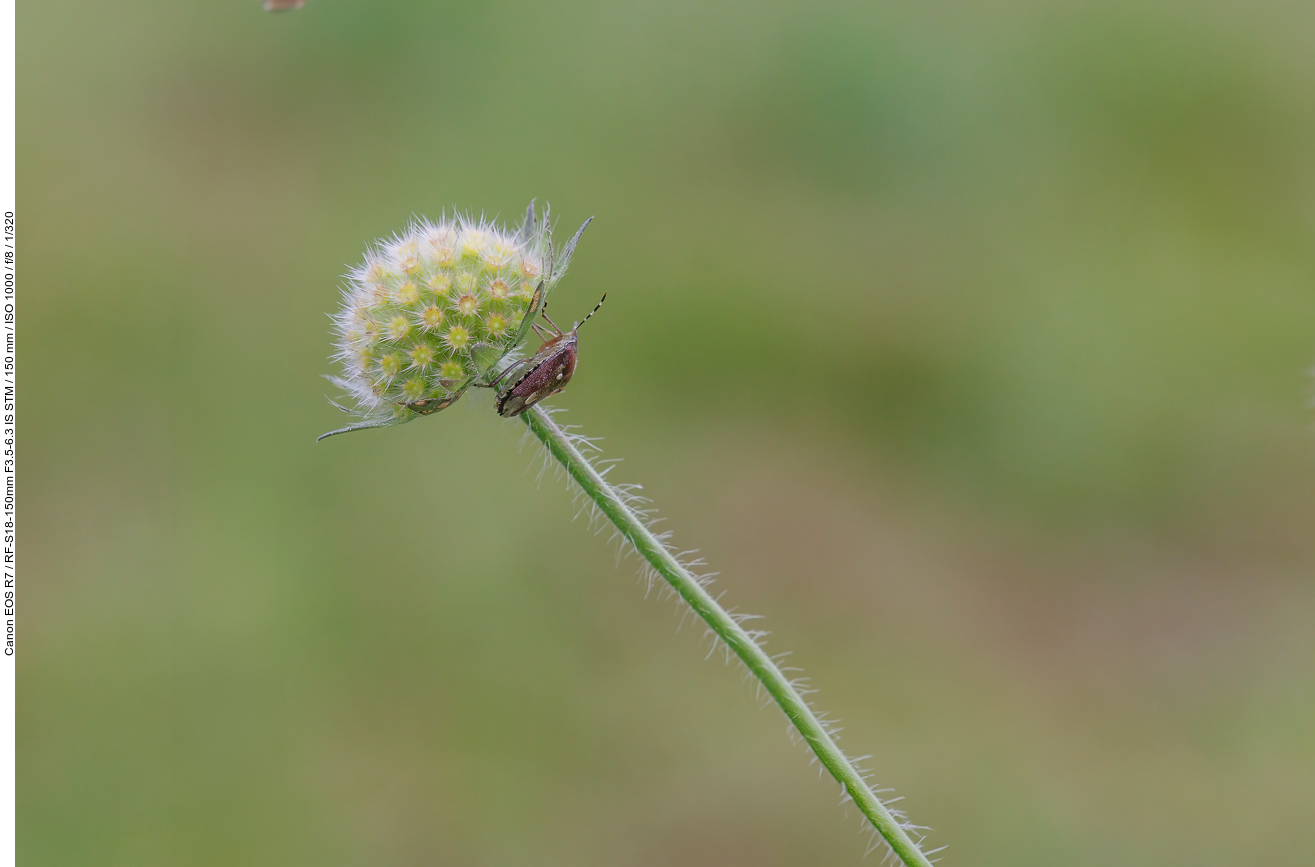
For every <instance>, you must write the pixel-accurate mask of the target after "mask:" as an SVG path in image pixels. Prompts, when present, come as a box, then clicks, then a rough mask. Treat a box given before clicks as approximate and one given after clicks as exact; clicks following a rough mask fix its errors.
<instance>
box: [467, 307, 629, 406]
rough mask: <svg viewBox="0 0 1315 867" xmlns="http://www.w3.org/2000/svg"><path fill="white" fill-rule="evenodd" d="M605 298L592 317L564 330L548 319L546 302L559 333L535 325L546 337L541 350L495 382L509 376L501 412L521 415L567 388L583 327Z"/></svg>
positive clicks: (501, 395) (500, 398)
mask: <svg viewBox="0 0 1315 867" xmlns="http://www.w3.org/2000/svg"><path fill="white" fill-rule="evenodd" d="M606 300H607V296H606V295H603V297H602V299H601V300H599V302H598V305H597V306H596V307H594V309H593V310H591V311H589V316H586V317H585V318H584V319H583V320H581V321H580V323H579V324H577V325H576V326H575V327H574V328H572V329H571V330H570V331H567V332H565V333H563V332H562V330H561V329H560V328H558V327H557V323H555V322H553V321H552V320H551V319H548V311H547V306H548V305H546V304H545V305H544V312H543V318H544V319H546V320H547V321H548V324H549V325H551V326H552V327H553V331H555V332H556V335H555V336H552V337H547V335H545V334H544V333H543V332H542V331H541V330H540V329H539V327H538V326H537V325H535V326H534V328H535V330H536V331H537V332H538V333H539V336H540V337H547V339H546V340H545V341H544V344H543V345H542V346H540V347H539V351H538V352H536V353H534V355H532V356H530V357H529V358H527V359H525V360H524V361H521V362H519V363H517V364H514V365H512V366H511V367H509V368H507V370H505V371H503V373H502V375H501V376H499V377H498V379H497V380H495V381H494V382H493V383H492V385H494V386H496V385H497V384H498V381H500V380H503V379H506V378H507V377H509V376H510V379H508V380H507V382H506V384H504V385H503V386H502V388H500V389H499V390H498V398H497V407H498V415H500V416H502V417H503V418H511V417H513V416H517V415H520V414H521V413H523V412H525V410H527V409H529V408H530V407H532V406H534V405H535V404H536V403H538V402H539V401H541V400H543V399H544V398H545V397H549V396H551V395H554V394H556V393H557V392H559V391H561V390H562V389H563V388H566V384H567V383H568V382H570V381H571V377H572V376H573V375H574V374H575V359H576V347H577V346H578V344H579V340H578V335H579V332H580V326H581V325H584V324H585V323H586V322H588V321H589V317H590V316H593V315H594V314H595V313H597V312H598V308H599V307H602V306H603V302H604V301H606ZM513 374H514V375H513Z"/></svg>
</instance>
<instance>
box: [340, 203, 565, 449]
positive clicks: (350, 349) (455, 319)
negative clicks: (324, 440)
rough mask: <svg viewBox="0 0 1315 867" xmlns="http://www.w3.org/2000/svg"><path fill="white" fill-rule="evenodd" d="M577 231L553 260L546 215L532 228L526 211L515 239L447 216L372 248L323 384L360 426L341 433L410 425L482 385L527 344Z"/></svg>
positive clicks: (347, 297) (487, 225)
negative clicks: (334, 389) (335, 390)
mask: <svg viewBox="0 0 1315 867" xmlns="http://www.w3.org/2000/svg"><path fill="white" fill-rule="evenodd" d="M585 225H588V222H587V221H586V223H585ZM583 231H584V226H581V227H580V231H578V232H576V234H575V237H573V238H572V239H571V241H570V243H568V244H567V245H566V247H565V248H564V249H560V250H557V251H556V255H554V247H553V244H552V237H551V225H550V223H549V219H548V211H547V209H545V210H544V213H543V215H542V216H541V217H540V218H537V219H536V217H535V212H534V204H533V203H530V207H529V209H528V210H527V212H526V215H525V220H524V222H523V223H522V224H521V225H520V227H519V228H517V229H515V230H509V229H506V228H504V227H502V226H500V225H498V224H497V223H494V222H490V221H487V220H484V219H479V220H476V219H473V218H471V217H468V216H465V215H461V214H456V215H454V216H452V217H451V218H448V217H444V218H442V219H440V220H438V221H437V222H434V221H430V220H424V219H420V220H417V221H415V222H413V223H412V224H411V225H409V226H407V227H406V228H405V229H404V230H403V231H401V232H400V233H398V234H397V235H395V236H394V237H392V238H387V239H383V240H380V241H377V242H375V243H374V244H371V245H370V246H369V248H368V249H367V250H366V253H365V257H364V261H363V262H362V264H361V265H359V266H357V267H356V268H354V269H352V271H351V272H350V273H349V274H348V275H347V281H348V282H347V286H346V288H345V289H344V291H343V301H342V307H341V308H340V309H339V310H338V312H337V314H335V315H334V317H333V321H334V326H335V327H334V332H335V334H336V349H337V351H336V352H335V353H334V358H335V359H336V360H337V361H339V362H340V363H341V364H342V372H341V373H340V374H339V375H338V376H333V377H330V380H331V381H332V382H334V384H336V385H338V386H339V387H341V388H342V389H343V390H344V391H346V392H347V394H348V396H349V397H350V398H351V399H352V400H353V401H354V402H355V408H354V411H355V412H356V414H357V415H359V416H360V417H361V419H362V424H360V425H353V426H351V427H349V428H344V429H343V430H355V429H357V428H359V427H374V426H377V425H383V424H398V423H400V422H404V421H410V420H411V419H412V418H415V417H417V416H418V415H424V414H427V413H428V412H432V411H433V409H432V408H431V407H433V406H438V405H440V404H441V405H442V406H449V405H451V403H453V402H455V400H456V398H457V397H460V395H461V394H462V393H463V392H464V391H465V390H466V388H468V387H469V386H471V385H475V384H483V380H485V379H488V378H490V374H491V372H492V371H493V370H496V369H497V368H498V362H500V361H501V359H502V357H503V356H505V355H506V354H507V353H508V352H511V351H512V350H513V349H515V348H516V346H517V344H519V343H520V341H521V340H522V339H523V338H524V337H525V334H526V332H527V331H528V330H529V326H530V324H531V323H533V321H534V319H535V318H536V317H537V314H538V309H539V308H532V305H533V304H535V303H536V302H535V297H536V290H537V289H539V287H542V294H541V295H540V296H539V300H538V303H539V304H542V302H543V301H546V300H547V297H548V293H550V292H551V291H552V289H553V288H554V287H555V286H556V284H557V281H558V280H560V279H561V277H562V274H564V273H565V271H566V265H567V263H568V261H569V260H570V257H571V253H572V251H573V250H574V249H575V242H576V241H577V240H579V238H580V232H583ZM490 302H491V303H492V305H493V306H492V308H490V307H489V306H487V305H489V303H490ZM404 372H405V375H403V374H404ZM444 401H446V402H444ZM335 433H338V431H335Z"/></svg>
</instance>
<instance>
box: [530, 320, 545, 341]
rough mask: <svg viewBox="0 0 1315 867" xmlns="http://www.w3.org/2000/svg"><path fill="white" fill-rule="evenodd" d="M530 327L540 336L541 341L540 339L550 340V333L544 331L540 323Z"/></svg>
mask: <svg viewBox="0 0 1315 867" xmlns="http://www.w3.org/2000/svg"><path fill="white" fill-rule="evenodd" d="M530 327H531V328H533V329H534V333H535V334H537V335H539V339H540V340H547V339H548V332H546V331H544V330H543V327H542V326H541V325H539V324H538V323H535V324H534V325H531V326H530Z"/></svg>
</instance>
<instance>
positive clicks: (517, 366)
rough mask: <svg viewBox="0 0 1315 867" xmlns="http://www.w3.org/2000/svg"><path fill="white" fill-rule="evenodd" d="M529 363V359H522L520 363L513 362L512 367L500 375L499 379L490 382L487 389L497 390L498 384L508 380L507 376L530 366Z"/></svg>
mask: <svg viewBox="0 0 1315 867" xmlns="http://www.w3.org/2000/svg"><path fill="white" fill-rule="evenodd" d="M529 361H530V360H529V359H528V358H522V359H521V360H520V361H513V362H512V363H511V364H510V365H508V366H507V369H506V370H504V371H502V373H499V374H498V377H497V379H495V380H493V381H492V382H490V383H489V384H488V385H487V386H486V388H497V387H498V383H499V382H502V380H503V379H505V378H506V376H507V374H509V373H511V372H512V371H513V370H519V369H520V368H522V367H524V366H525V365H526V364H528V363H529Z"/></svg>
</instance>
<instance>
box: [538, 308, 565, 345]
mask: <svg viewBox="0 0 1315 867" xmlns="http://www.w3.org/2000/svg"><path fill="white" fill-rule="evenodd" d="M539 315H540V316H542V317H543V318H544V319H545V320H547V322H548V324H549V325H551V326H552V327H553V330H554V331H556V332H557V336H558V337H561V336H562V329H560V328H558V327H557V323H556V322H553V321H552V320H551V319H548V302H547V301H545V302H543V312H542V313H540V314H539Z"/></svg>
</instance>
